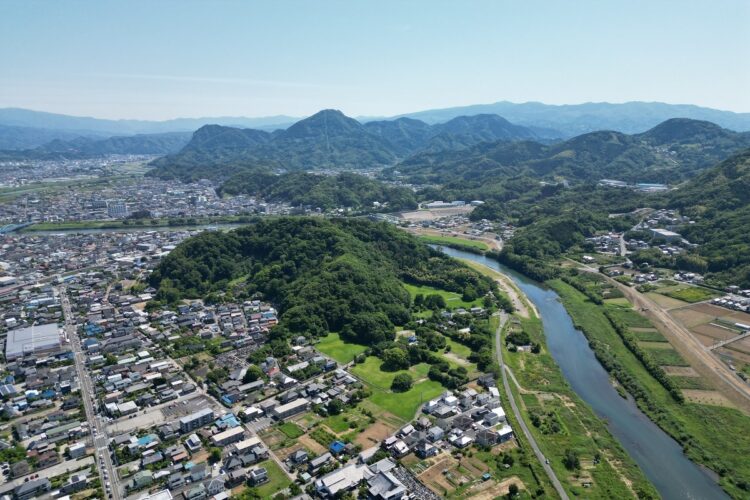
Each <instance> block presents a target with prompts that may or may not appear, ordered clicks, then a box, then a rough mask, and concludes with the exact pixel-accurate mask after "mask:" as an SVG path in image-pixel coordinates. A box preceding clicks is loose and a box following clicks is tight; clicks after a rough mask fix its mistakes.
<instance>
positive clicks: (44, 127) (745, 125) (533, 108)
mask: <svg viewBox="0 0 750 500" xmlns="http://www.w3.org/2000/svg"><path fill="white" fill-rule="evenodd" d="M481 114H486V115H499V116H502V117H504V118H506V119H507V120H508V121H510V122H512V123H514V124H516V125H521V126H524V127H527V128H530V129H531V130H532V131H534V133H535V134H536V135H537V136H538V137H540V138H557V137H560V138H570V137H573V136H576V135H580V134H583V133H586V132H592V131H596V130H615V131H618V132H623V133H628V134H635V133H640V132H645V131H646V130H648V129H650V128H652V127H654V126H656V125H658V124H659V123H661V122H663V121H665V120H668V119H670V118H692V119H696V120H706V121H711V122H713V123H716V124H718V125H720V126H722V127H724V128H728V129H731V130H735V131H750V113H733V112H730V111H721V110H716V109H711V108H705V107H700V106H692V105H678V104H665V103H659V102H626V103H622V104H611V103H584V104H568V105H549V104H542V103H539V102H526V103H512V102H507V101H501V102H496V103H493V104H477V105H472V106H463V107H453V108H444V109H433V110H426V111H419V112H415V113H408V114H404V115H399V116H396V117H389V118H372V117H370V118H367V117H359V118H357V120H358V121H359V122H360V123H367V122H373V121H378V122H379V121H394V120H397V119H399V118H412V119H417V120H420V121H422V122H424V123H426V124H429V125H435V124H438V123H445V122H447V121H449V120H452V119H453V118H457V117H460V116H474V115H481ZM300 119H301V118H300V117H291V116H285V115H279V116H268V117H258V118H247V117H241V116H238V117H205V118H177V119H173V120H164V121H147V120H105V119H99V118H91V117H79V116H69V115H62V114H55V113H46V112H41V111H32V110H28V109H20V108H2V109H0V150H8V149H33V148H35V147H37V146H41V145H43V144H46V143H47V142H49V141H51V140H53V139H62V140H70V139H74V138H76V137H79V136H84V137H100V138H105V137H112V136H125V135H136V134H157V133H166V132H193V131H195V130H197V129H198V128H200V127H202V126H204V125H209V124H215V125H224V126H231V127H236V128H254V129H259V130H266V131H273V130H277V129H286V128H287V127H289V126H290V125H292V124H293V123H295V122H297V121H299V120H300Z"/></svg>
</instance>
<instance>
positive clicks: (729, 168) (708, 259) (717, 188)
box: [668, 149, 750, 287]
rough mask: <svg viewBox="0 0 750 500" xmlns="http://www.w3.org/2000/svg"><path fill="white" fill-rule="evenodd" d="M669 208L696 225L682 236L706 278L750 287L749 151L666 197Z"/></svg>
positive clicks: (682, 230) (691, 226) (689, 227)
mask: <svg viewBox="0 0 750 500" xmlns="http://www.w3.org/2000/svg"><path fill="white" fill-rule="evenodd" d="M668 205H669V206H670V207H673V208H678V209H679V210H680V211H682V212H683V213H684V214H686V215H688V216H690V217H692V218H694V219H695V224H691V225H688V226H685V227H684V228H682V229H681V230H680V232H681V234H682V235H683V236H684V237H685V238H687V239H688V240H689V241H690V242H692V243H698V244H699V245H700V246H699V248H698V250H697V255H698V256H699V257H700V259H702V260H703V261H704V263H705V264H704V269H700V268H698V269H696V270H698V271H708V273H709V274H710V276H711V277H712V278H713V279H715V280H717V281H719V282H723V283H728V284H737V285H741V286H743V287H750V149H748V150H746V151H744V152H743V153H741V154H738V155H736V156H733V157H732V158H729V159H727V160H725V161H723V162H721V163H720V164H718V165H717V166H715V167H713V168H711V169H709V170H706V171H705V172H703V173H702V174H700V175H699V176H698V177H696V178H695V179H693V180H691V181H690V182H688V183H687V184H685V185H683V186H681V187H680V188H679V189H676V190H675V191H673V192H672V193H670V196H669V201H668Z"/></svg>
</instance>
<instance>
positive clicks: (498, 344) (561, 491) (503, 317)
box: [495, 312, 568, 500]
mask: <svg viewBox="0 0 750 500" xmlns="http://www.w3.org/2000/svg"><path fill="white" fill-rule="evenodd" d="M497 314H498V315H499V316H500V323H499V324H498V325H497V330H495V352H496V353H497V362H498V363H499V364H500V371H501V372H502V376H503V388H504V389H505V394H507V395H508V400H509V401H510V407H511V409H512V410H513V414H514V415H515V416H516V420H517V421H518V425H520V426H521V429H522V430H523V434H524V435H525V436H526V439H527V440H528V442H529V444H530V445H531V449H532V450H534V455H536V458H537V459H538V460H539V463H540V464H542V467H543V468H544V471H545V472H546V473H547V476H548V477H549V479H550V481H551V482H552V486H554V488H555V490H556V491H557V494H558V495H559V496H560V498H562V499H564V500H568V494H567V493H566V492H565V488H563V486H562V483H560V480H559V479H557V475H556V474H555V471H554V470H552V467H550V465H549V464H548V463H547V460H546V459H545V457H544V454H542V450H540V449H539V445H538V444H537V443H536V440H535V439H534V436H533V435H532V434H531V431H530V430H529V428H528V426H527V425H526V422H525V421H524V419H523V418H522V417H521V411H520V410H519V409H518V405H517V404H516V398H515V396H514V395H513V391H511V390H510V384H509V383H508V375H507V374H506V373H505V371H506V367H505V362H504V361H503V345H502V344H503V342H502V338H501V332H502V330H503V326H505V323H506V322H507V321H508V315H507V313H505V312H500V313H497ZM508 371H510V368H508ZM514 378H515V377H514Z"/></svg>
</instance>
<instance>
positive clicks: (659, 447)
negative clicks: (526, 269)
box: [440, 247, 729, 500]
mask: <svg viewBox="0 0 750 500" xmlns="http://www.w3.org/2000/svg"><path fill="white" fill-rule="evenodd" d="M440 249H441V250H442V251H444V252H445V253H446V254H448V255H451V256H453V257H458V258H462V259H469V260H473V261H474V262H478V263H480V264H484V265H486V266H488V267H490V268H492V269H495V270H497V271H501V272H503V273H504V274H507V275H508V276H509V277H510V278H511V279H512V280H513V281H514V282H515V283H516V285H517V286H518V287H519V288H520V289H521V291H523V293H525V294H526V296H527V297H528V298H529V300H530V301H531V302H533V303H534V305H535V306H536V308H537V309H538V310H539V314H540V316H541V319H542V323H543V324H544V333H545V336H546V340H547V347H548V348H549V351H550V353H551V354H552V357H553V358H554V359H555V361H556V362H557V364H558V366H560V369H561V370H562V373H563V375H564V376H565V378H566V379H567V381H568V383H569V384H570V386H571V387H572V388H573V390H574V391H575V392H576V393H577V394H578V395H579V396H580V397H581V399H583V400H584V401H585V402H586V403H588V404H589V405H590V406H591V407H592V408H593V409H594V411H595V412H596V414H597V415H598V416H599V417H601V418H602V419H604V420H605V421H606V422H607V424H608V428H609V430H610V432H611V433H612V435H614V436H615V437H616V438H617V439H618V440H619V441H620V443H621V444H622V446H623V448H625V450H626V451H627V452H628V454H629V455H630V456H631V457H632V458H633V460H635V462H636V463H637V464H638V465H639V466H640V467H641V470H643V472H644V473H645V474H646V477H648V479H649V480H650V481H651V482H652V483H653V484H654V486H655V487H656V489H657V490H658V491H659V493H660V494H661V496H662V497H663V498H665V499H667V500H672V499H720V498H729V497H728V496H727V495H726V493H724V491H723V490H722V489H721V488H720V487H719V486H718V485H717V484H716V482H715V481H714V480H713V479H712V478H711V477H710V476H709V475H708V473H707V472H706V471H704V470H703V469H702V468H700V467H699V466H697V465H696V464H695V463H693V462H691V461H690V460H689V459H688V458H687V457H686V456H685V455H684V454H683V453H682V448H681V447H680V445H679V444H678V443H677V442H676V441H675V440H674V439H672V438H671V437H670V436H669V435H667V434H666V433H665V432H664V431H662V430H661V429H660V428H659V427H658V426H657V425H656V424H654V423H653V422H652V421H651V420H649V419H648V417H646V415H644V414H643V413H642V412H641V411H640V410H639V409H638V407H637V406H636V405H635V403H634V402H633V401H632V400H626V399H623V398H622V397H621V396H620V395H619V394H618V393H617V391H616V390H615V389H614V387H612V384H611V383H610V376H609V374H608V373H607V372H606V371H605V370H604V368H603V367H602V365H601V364H599V361H598V360H597V359H596V357H595V356H594V352H593V351H592V350H591V348H590V347H589V345H588V341H587V340H586V337H585V336H584V335H583V333H582V332H581V331H580V330H577V329H576V328H575V327H574V326H573V321H572V319H571V318H570V316H569V315H568V312H567V311H566V310H565V307H563V305H562V304H561V303H560V300H559V297H558V295H557V294H556V293H555V292H554V291H553V290H551V289H549V288H547V287H545V286H544V285H542V284H540V283H538V282H536V281H533V280H531V279H529V278H527V277H525V276H523V275H521V274H519V273H517V272H515V271H513V270H511V269H508V268H507V267H505V266H503V265H502V264H500V263H499V262H497V261H496V260H494V259H490V258H487V257H485V256H482V255H475V254H472V253H469V252H464V251H461V250H455V249H452V248H445V247H440Z"/></svg>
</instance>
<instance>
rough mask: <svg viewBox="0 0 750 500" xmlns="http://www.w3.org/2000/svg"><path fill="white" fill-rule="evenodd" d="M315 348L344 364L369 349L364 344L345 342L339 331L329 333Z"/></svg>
mask: <svg viewBox="0 0 750 500" xmlns="http://www.w3.org/2000/svg"><path fill="white" fill-rule="evenodd" d="M315 348H316V349H317V350H319V351H320V352H322V353H323V354H325V355H326V356H329V357H331V358H333V359H335V360H336V361H338V362H339V363H343V364H347V363H351V362H352V360H353V359H354V358H355V357H356V356H357V355H358V354H362V353H363V352H365V351H366V350H367V347H365V346H363V345H359V344H350V343H349V342H344V341H343V340H342V339H341V337H340V336H339V334H338V333H329V334H328V335H327V336H325V337H323V338H322V339H320V342H318V343H317V344H315Z"/></svg>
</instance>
